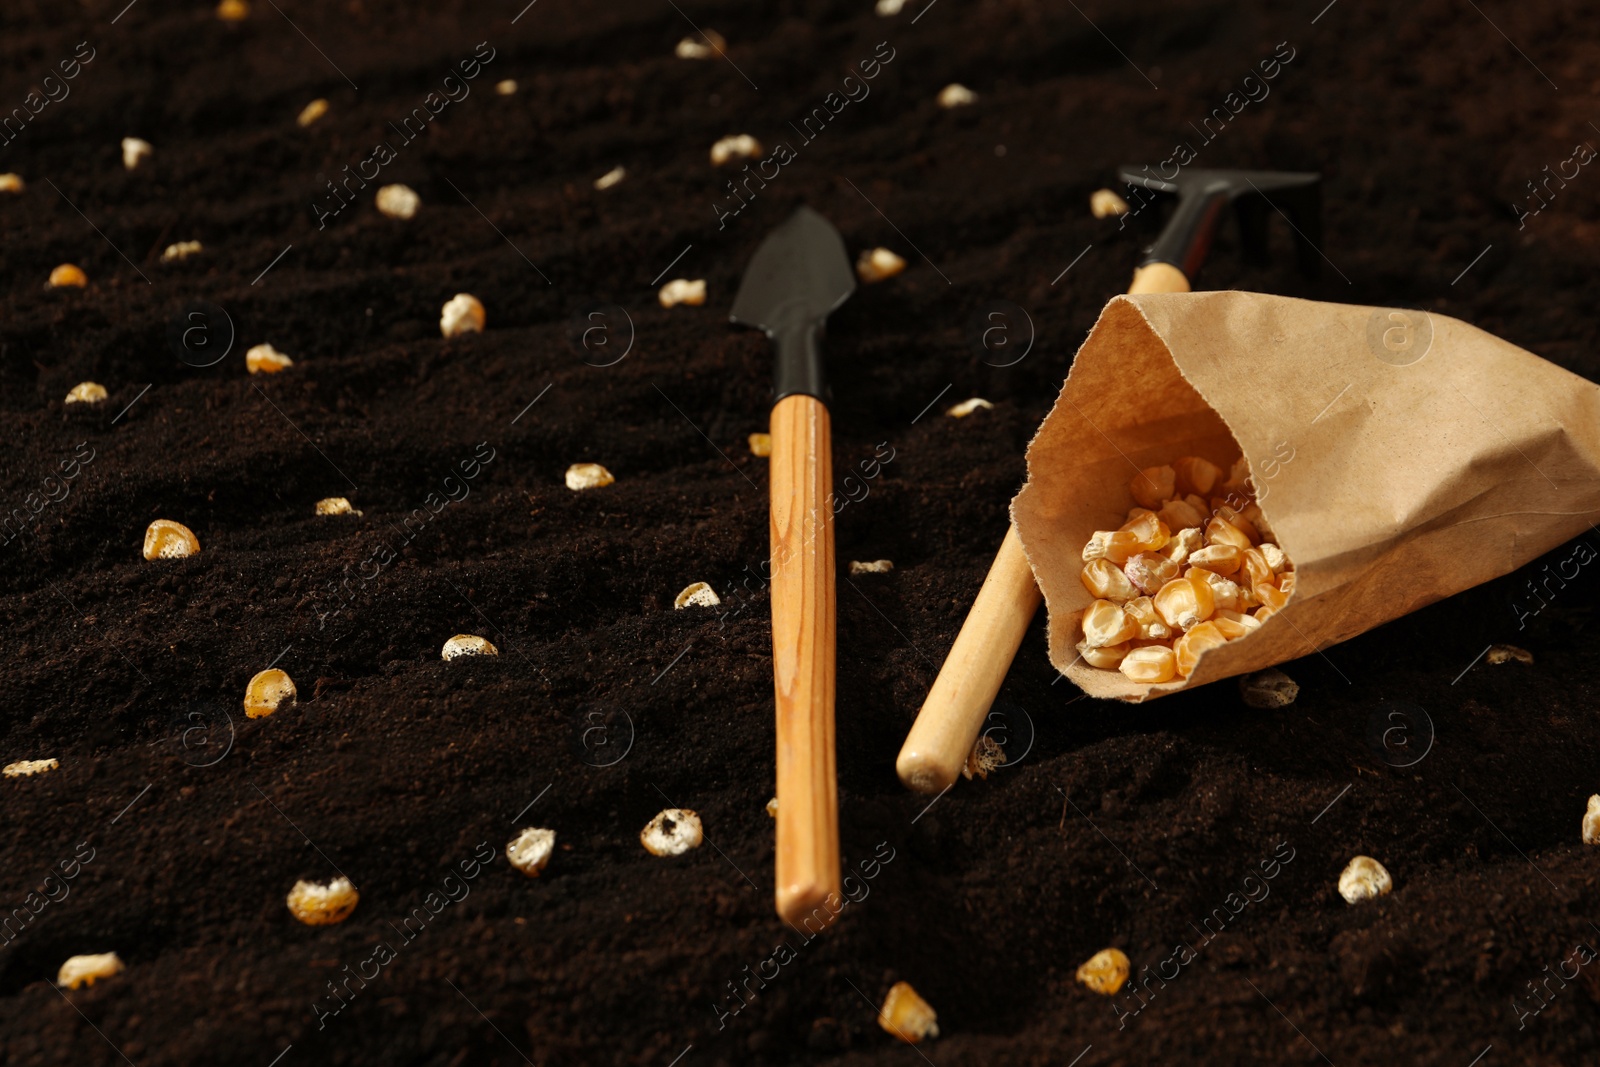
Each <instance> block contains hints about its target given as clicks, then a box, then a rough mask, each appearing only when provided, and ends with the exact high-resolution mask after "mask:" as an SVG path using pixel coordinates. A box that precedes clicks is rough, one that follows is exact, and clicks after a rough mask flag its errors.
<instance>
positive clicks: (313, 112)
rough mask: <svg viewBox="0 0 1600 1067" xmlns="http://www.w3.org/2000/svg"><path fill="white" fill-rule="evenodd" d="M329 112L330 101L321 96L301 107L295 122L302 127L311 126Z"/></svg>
mask: <svg viewBox="0 0 1600 1067" xmlns="http://www.w3.org/2000/svg"><path fill="white" fill-rule="evenodd" d="M327 113H328V102H327V101H326V100H324V99H322V98H321V97H320V96H319V97H317V99H315V100H313V101H311V103H309V104H307V105H306V106H305V107H303V108H301V109H300V114H299V116H298V117H296V118H295V120H294V121H295V122H296V123H297V124H299V125H300V126H302V127H305V126H309V125H311V124H312V123H313V122H316V121H317V120H318V119H320V118H321V117H322V116H324V115H326V114H327Z"/></svg>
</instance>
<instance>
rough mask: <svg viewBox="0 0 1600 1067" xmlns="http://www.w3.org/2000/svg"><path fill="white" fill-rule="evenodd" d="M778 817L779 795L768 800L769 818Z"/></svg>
mask: <svg viewBox="0 0 1600 1067" xmlns="http://www.w3.org/2000/svg"><path fill="white" fill-rule="evenodd" d="M777 817H778V798H777V797H773V798H772V799H771V800H769V801H767V818H769V819H776V818H777Z"/></svg>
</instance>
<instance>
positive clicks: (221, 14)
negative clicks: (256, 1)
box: [217, 0, 250, 22]
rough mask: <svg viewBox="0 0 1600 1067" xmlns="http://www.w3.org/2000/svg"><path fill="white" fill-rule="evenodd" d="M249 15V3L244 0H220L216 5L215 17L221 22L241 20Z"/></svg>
mask: <svg viewBox="0 0 1600 1067" xmlns="http://www.w3.org/2000/svg"><path fill="white" fill-rule="evenodd" d="M249 17H250V5H249V4H248V3H246V2H245V0H222V2H221V3H219V4H218V5H217V18H219V19H221V20H222V21H223V22H243V21H244V20H245V19H247V18H249Z"/></svg>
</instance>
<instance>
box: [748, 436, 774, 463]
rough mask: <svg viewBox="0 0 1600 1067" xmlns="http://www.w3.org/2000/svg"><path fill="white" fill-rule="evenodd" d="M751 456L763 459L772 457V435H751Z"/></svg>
mask: <svg viewBox="0 0 1600 1067" xmlns="http://www.w3.org/2000/svg"><path fill="white" fill-rule="evenodd" d="M750 454H751V455H752V456H759V457H761V458H762V459H765V458H767V457H768V456H770V455H772V435H771V434H770V433H753V434H751V435H750Z"/></svg>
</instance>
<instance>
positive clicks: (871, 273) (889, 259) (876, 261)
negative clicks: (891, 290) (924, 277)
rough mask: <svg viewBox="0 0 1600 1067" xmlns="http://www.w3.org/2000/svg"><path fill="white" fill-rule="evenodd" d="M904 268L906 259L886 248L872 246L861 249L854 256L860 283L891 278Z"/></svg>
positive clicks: (865, 283) (871, 282)
mask: <svg viewBox="0 0 1600 1067" xmlns="http://www.w3.org/2000/svg"><path fill="white" fill-rule="evenodd" d="M905 269H906V261H905V260H903V259H901V258H900V257H899V256H897V255H895V254H894V253H893V252H891V251H889V250H888V249H887V248H874V249H872V250H871V251H863V252H862V253H861V255H859V256H857V257H856V277H857V278H860V279H861V281H862V284H864V285H872V284H874V283H875V282H881V281H884V280H885V279H887V278H893V277H894V276H895V275H896V274H899V273H900V272H901V271H903V270H905Z"/></svg>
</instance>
